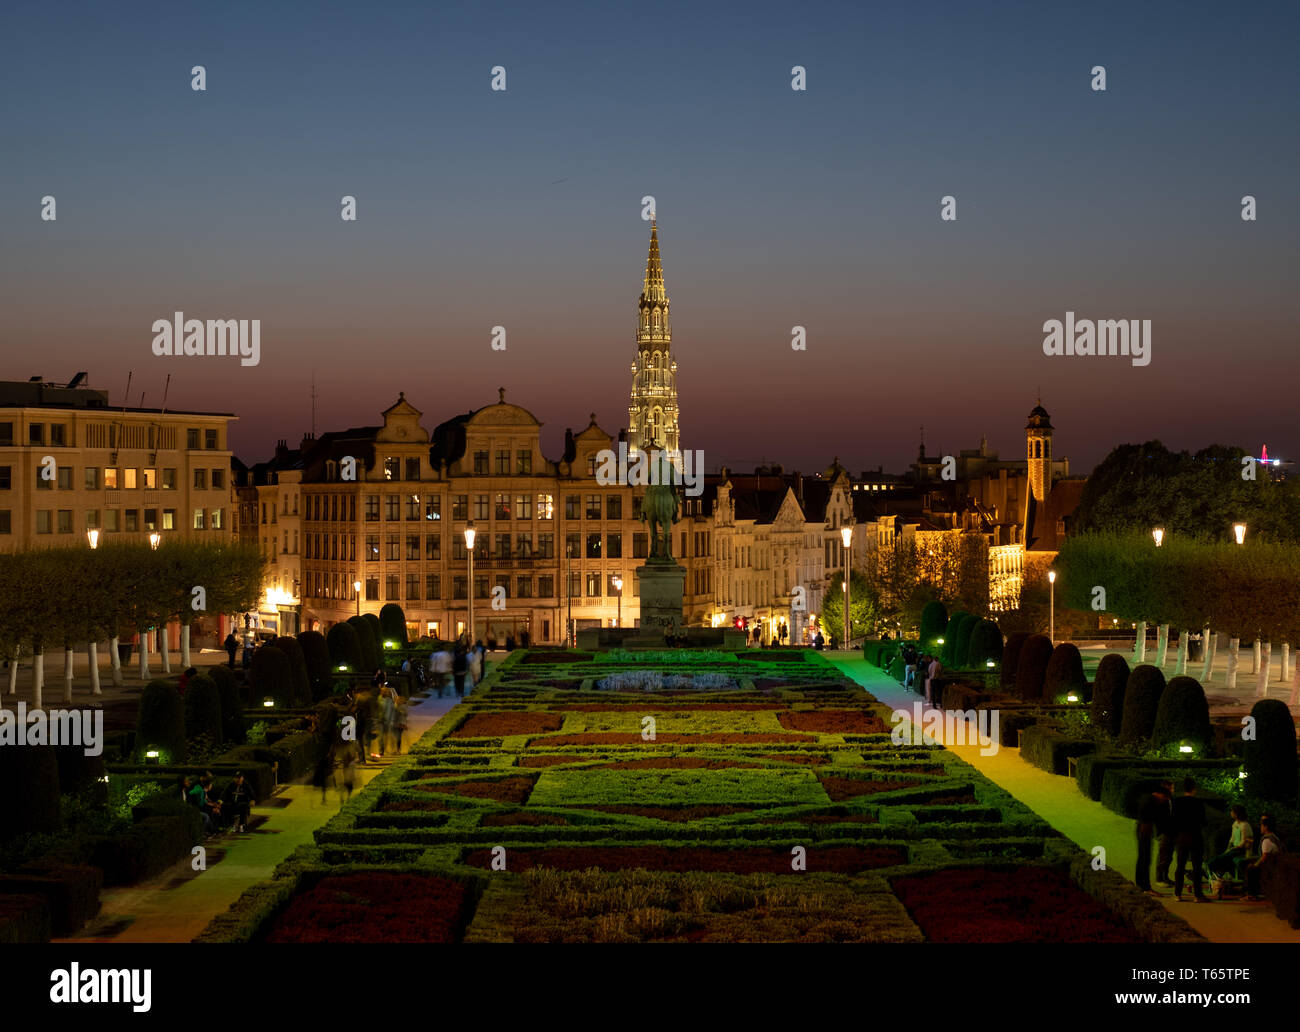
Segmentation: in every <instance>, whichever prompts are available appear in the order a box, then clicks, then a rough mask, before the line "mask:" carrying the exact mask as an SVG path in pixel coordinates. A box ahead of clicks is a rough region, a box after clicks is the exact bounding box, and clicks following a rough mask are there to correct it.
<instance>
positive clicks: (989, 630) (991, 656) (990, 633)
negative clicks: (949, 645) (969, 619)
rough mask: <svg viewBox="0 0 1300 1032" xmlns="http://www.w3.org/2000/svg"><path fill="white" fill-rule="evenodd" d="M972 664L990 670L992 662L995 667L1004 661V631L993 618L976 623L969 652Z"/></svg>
mask: <svg viewBox="0 0 1300 1032" xmlns="http://www.w3.org/2000/svg"><path fill="white" fill-rule="evenodd" d="M967 661H968V663H969V665H970V666H973V667H976V668H977V669H980V670H988V669H989V664H990V663H992V664H993V666H994V668H996V667H998V666H1000V665H1001V663H1002V631H1001V629H1000V628H999V627H998V625H997V624H995V623H994V622H993V621H992V620H981V621H980V622H979V623H977V624H976V625H975V630H973V631H972V632H971V636H970V650H969V652H968V653H967Z"/></svg>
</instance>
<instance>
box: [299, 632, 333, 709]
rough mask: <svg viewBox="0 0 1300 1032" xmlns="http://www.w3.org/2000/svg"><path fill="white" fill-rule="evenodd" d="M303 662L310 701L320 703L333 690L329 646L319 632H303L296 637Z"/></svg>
mask: <svg viewBox="0 0 1300 1032" xmlns="http://www.w3.org/2000/svg"><path fill="white" fill-rule="evenodd" d="M298 645H299V647H300V648H301V649H302V658H303V661H304V662H305V663H306V664H307V680H308V681H309V682H310V683H311V701H312V702H320V700H321V699H324V698H325V697H327V696H328V695H330V694H332V692H333V690H334V687H333V685H334V666H337V664H334V665H333V666H331V664H330V650H329V646H328V645H326V644H325V635H323V634H321V632H320V631H303V632H302V633H301V634H300V635H298Z"/></svg>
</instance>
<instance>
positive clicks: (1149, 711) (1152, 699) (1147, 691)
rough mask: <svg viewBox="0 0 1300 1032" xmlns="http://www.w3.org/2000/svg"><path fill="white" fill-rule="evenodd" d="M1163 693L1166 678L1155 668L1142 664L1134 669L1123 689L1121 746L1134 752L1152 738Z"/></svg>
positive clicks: (1120, 730) (1120, 729)
mask: <svg viewBox="0 0 1300 1032" xmlns="http://www.w3.org/2000/svg"><path fill="white" fill-rule="evenodd" d="M1164 690H1165V675H1164V674H1162V673H1161V672H1160V669H1159V668H1158V667H1153V666H1151V665H1150V664H1149V663H1143V664H1142V665H1141V666H1136V667H1134V668H1133V672H1132V673H1130V674H1129V675H1128V684H1126V685H1125V686H1124V716H1123V718H1122V719H1121V721H1120V728H1119V741H1120V744H1121V745H1123V746H1126V747H1128V748H1136V747H1139V746H1141V745H1143V744H1144V743H1145V742H1146V741H1147V739H1149V738H1150V737H1151V732H1152V731H1153V730H1155V726H1156V713H1157V711H1158V710H1159V709H1160V696H1161V695H1163V694H1164Z"/></svg>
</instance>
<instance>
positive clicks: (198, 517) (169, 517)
mask: <svg viewBox="0 0 1300 1032" xmlns="http://www.w3.org/2000/svg"><path fill="white" fill-rule="evenodd" d="M85 513H86V527H85V529H86V530H100V531H104V532H105V533H109V534H115V533H117V532H118V531H125V532H126V533H128V534H131V533H135V532H137V531H141V530H143V531H154V530H176V529H177V522H176V510H175V509H162V510H161V511H160V510H158V509H103V510H100V509H86V510H85ZM101 516H102V517H103V522H102V523H101V522H100V517H101ZM141 516H143V519H141ZM160 517H161V519H160ZM73 522H74V520H73V510H72V509H37V510H36V533H38V534H74V533H76V528H75V527H74V526H73ZM191 526H192V527H193V528H194V529H195V530H221V529H222V528H223V527H224V526H225V510H224V509H210V510H204V509H195V510H194V514H193V522H192V524H191ZM12 533H13V512H12V510H10V509H0V534H12Z"/></svg>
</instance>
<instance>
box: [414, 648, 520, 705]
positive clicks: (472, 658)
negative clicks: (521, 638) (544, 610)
mask: <svg viewBox="0 0 1300 1032" xmlns="http://www.w3.org/2000/svg"><path fill="white" fill-rule="evenodd" d="M509 645H510V646H512V647H513V645H514V642H513V640H512V641H510V642H509ZM407 662H408V663H409V662H410V661H409V660H408V661H407ZM404 668H405V665H404ZM486 669H487V650H486V649H485V648H484V647H483V642H482V641H476V642H475V643H474V644H473V645H468V644H466V642H465V641H464V640H461V641H458V642H456V644H455V645H444V646H442V647H441V648H436V649H434V650H433V652H431V653H430V654H429V665H428V675H429V686H430V687H431V688H433V689H434V690H435V691H436V692H437V693H438V698H440V699H441V698H442V697H443V693H444V692H445V691H446V690H447V689H448V688H451V687H454V688H455V690H456V696H457V698H464V696H465V690H466V688H467V687H468V688H469V689H471V690H472V689H473V688H475V687H477V686H478V683H479V682H480V681H482V680H483V672H484V671H485V670H486Z"/></svg>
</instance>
